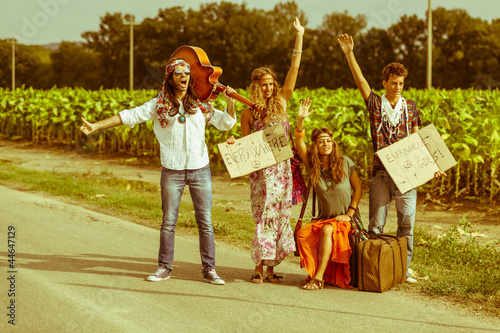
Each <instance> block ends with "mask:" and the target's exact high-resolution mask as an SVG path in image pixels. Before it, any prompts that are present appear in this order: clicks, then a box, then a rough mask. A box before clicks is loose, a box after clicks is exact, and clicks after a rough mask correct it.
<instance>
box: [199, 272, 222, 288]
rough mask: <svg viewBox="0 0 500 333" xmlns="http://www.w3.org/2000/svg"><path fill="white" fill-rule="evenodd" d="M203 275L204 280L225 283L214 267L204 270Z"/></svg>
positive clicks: (219, 283)
mask: <svg viewBox="0 0 500 333" xmlns="http://www.w3.org/2000/svg"><path fill="white" fill-rule="evenodd" d="M203 277H204V278H205V280H207V281H210V283H211V284H217V285H223V284H225V283H226V282H224V280H222V279H221V278H220V277H219V276H218V275H217V273H216V272H215V269H211V270H209V271H206V272H205V273H203Z"/></svg>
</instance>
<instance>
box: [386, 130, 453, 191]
mask: <svg viewBox="0 0 500 333" xmlns="http://www.w3.org/2000/svg"><path fill="white" fill-rule="evenodd" d="M377 156H378V157H379V158H380V160H381V161H382V164H383V165H384V167H385V169H386V170H387V172H388V173H389V175H391V177H392V179H393V180H394V182H395V183H396V186H397V187H398V189H399V191H400V192H401V193H405V192H407V191H409V190H411V189H414V188H416V187H418V186H420V185H423V184H425V183H427V182H428V181H429V180H431V179H432V178H434V174H435V173H436V172H437V171H443V172H444V171H446V170H448V169H450V168H451V167H453V166H455V165H456V164H457V162H456V161H455V159H454V158H453V155H451V153H450V151H449V149H448V147H446V144H445V143H444V141H443V139H442V138H441V136H440V135H439V133H438V131H437V130H436V127H434V125H432V124H431V125H429V126H426V127H424V128H422V129H420V130H419V131H418V132H416V133H413V134H411V135H410V136H407V137H406V138H404V139H402V140H400V141H398V142H396V143H393V144H392V145H390V146H388V147H385V148H384V149H381V150H379V151H378V152H377Z"/></svg>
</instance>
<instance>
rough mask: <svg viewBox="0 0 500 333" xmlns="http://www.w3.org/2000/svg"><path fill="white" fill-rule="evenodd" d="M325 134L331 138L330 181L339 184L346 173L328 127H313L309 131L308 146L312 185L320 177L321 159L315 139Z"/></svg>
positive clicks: (316, 182)
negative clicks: (309, 141) (309, 142)
mask: <svg viewBox="0 0 500 333" xmlns="http://www.w3.org/2000/svg"><path fill="white" fill-rule="evenodd" d="M323 133H324V134H327V135H328V136H329V137H330V138H331V139H332V144H333V146H332V152H331V153H330V156H329V158H330V168H331V173H332V174H331V176H332V177H333V179H332V181H333V183H335V184H340V182H342V179H343V178H344V176H345V175H347V173H346V171H345V170H344V163H343V158H342V155H341V154H340V149H339V146H338V145H337V143H336V142H335V140H333V133H332V131H330V130H329V129H328V128H315V129H313V131H312V133H311V142H312V143H311V146H310V148H309V152H308V153H309V160H310V161H311V170H310V172H311V183H312V185H313V186H317V185H318V182H319V179H320V178H321V160H320V159H319V151H318V146H317V144H316V140H318V138H319V136H320V135H321V134H323Z"/></svg>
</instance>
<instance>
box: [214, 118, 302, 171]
mask: <svg viewBox="0 0 500 333" xmlns="http://www.w3.org/2000/svg"><path fill="white" fill-rule="evenodd" d="M218 146H219V151H220V153H221V155H222V158H223V160H224V164H225V165H226V168H227V171H228V172H229V175H230V176H231V178H235V177H240V176H244V175H247V174H249V173H250V172H253V171H257V170H260V169H264V168H267V167H268V166H271V165H273V164H276V163H278V162H281V161H284V160H286V159H287V158H291V157H293V152H292V149H291V148H290V144H289V143H288V139H287V137H286V135H285V131H284V130H283V127H282V126H281V125H280V124H276V125H275V126H272V127H268V128H265V129H263V130H262V131H258V132H255V133H252V134H250V135H247V136H245V137H243V138H241V139H238V140H236V142H235V143H234V144H232V145H228V144H227V143H220V144H218Z"/></svg>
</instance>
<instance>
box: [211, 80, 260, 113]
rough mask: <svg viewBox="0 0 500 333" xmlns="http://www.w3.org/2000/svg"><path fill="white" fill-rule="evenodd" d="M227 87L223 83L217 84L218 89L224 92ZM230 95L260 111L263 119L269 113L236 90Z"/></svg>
mask: <svg viewBox="0 0 500 333" xmlns="http://www.w3.org/2000/svg"><path fill="white" fill-rule="evenodd" d="M225 89H226V87H225V86H223V85H222V84H217V86H216V90H217V91H219V92H223V91H224V90H225ZM229 97H231V98H234V99H235V100H237V101H238V102H240V103H243V104H245V105H247V106H249V107H251V108H252V109H253V110H254V111H255V112H257V113H259V115H260V117H261V119H264V118H265V117H266V115H267V112H266V110H264V109H262V108H259V107H258V106H257V105H256V104H255V103H254V102H252V101H250V100H248V99H246V98H245V97H243V96H241V95H240V94H238V93H236V92H234V93H232V94H230V95H229Z"/></svg>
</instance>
